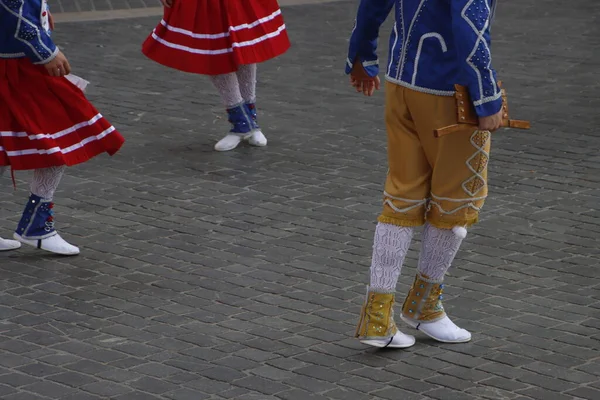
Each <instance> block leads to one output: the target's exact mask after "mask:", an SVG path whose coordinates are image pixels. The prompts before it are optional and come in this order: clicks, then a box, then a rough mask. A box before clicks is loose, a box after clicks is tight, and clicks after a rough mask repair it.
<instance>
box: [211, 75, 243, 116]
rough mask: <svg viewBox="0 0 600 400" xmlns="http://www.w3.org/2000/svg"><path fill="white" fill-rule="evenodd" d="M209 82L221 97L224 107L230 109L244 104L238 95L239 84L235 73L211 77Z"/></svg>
mask: <svg viewBox="0 0 600 400" xmlns="http://www.w3.org/2000/svg"><path fill="white" fill-rule="evenodd" d="M210 80H211V82H212V83H213V85H214V86H215V88H216V89H217V91H218V92H219V94H220V95H221V99H223V104H225V107H227V108H232V107H235V106H239V105H240V104H242V103H243V102H244V99H243V98H242V95H241V93H240V84H239V82H238V77H237V74H236V73H235V72H231V73H229V74H221V75H211V76H210Z"/></svg>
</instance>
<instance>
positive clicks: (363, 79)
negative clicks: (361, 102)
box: [350, 60, 381, 96]
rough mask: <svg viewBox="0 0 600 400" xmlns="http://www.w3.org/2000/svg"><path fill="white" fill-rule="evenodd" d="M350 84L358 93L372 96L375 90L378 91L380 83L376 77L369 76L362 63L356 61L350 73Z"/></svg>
mask: <svg viewBox="0 0 600 400" xmlns="http://www.w3.org/2000/svg"><path fill="white" fill-rule="evenodd" d="M350 84H351V85H352V87H354V88H355V89H356V91H357V92H358V93H362V94H364V95H365V96H372V95H373V93H374V92H375V90H379V86H380V84H381V81H380V80H379V77H378V76H369V74H367V71H366V70H365V68H364V67H363V66H362V63H361V62H360V61H358V60H356V61H354V65H353V66H352V72H350Z"/></svg>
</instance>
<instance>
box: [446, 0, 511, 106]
mask: <svg viewBox="0 0 600 400" xmlns="http://www.w3.org/2000/svg"><path fill="white" fill-rule="evenodd" d="M451 4H452V31H453V33H454V40H455V42H456V43H455V45H456V48H457V50H458V58H459V60H464V62H463V63H462V64H461V65H460V68H459V83H460V84H463V85H466V86H467V87H468V89H469V94H470V96H471V99H472V101H473V105H474V106H475V111H476V112H477V115H478V116H480V117H487V116H490V115H493V114H496V113H497V112H498V111H500V108H502V96H501V91H500V89H499V88H498V84H497V81H496V72H495V71H494V70H493V69H492V54H491V50H490V47H491V40H490V24H491V20H492V17H493V10H494V8H495V1H494V0H451Z"/></svg>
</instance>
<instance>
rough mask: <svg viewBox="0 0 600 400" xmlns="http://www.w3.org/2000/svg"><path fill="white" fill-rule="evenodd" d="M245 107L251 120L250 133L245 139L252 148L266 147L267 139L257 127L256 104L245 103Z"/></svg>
mask: <svg viewBox="0 0 600 400" xmlns="http://www.w3.org/2000/svg"><path fill="white" fill-rule="evenodd" d="M245 106H246V109H247V110H248V113H249V114H250V117H251V118H252V133H251V134H250V135H249V136H247V137H246V139H247V140H248V143H250V144H251V145H252V146H258V147H264V146H266V145H267V138H266V137H265V135H264V134H263V133H262V131H261V130H260V126H259V125H258V118H257V112H256V104H254V103H247V104H245Z"/></svg>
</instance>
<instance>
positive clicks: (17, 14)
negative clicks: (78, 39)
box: [0, 0, 58, 64]
mask: <svg viewBox="0 0 600 400" xmlns="http://www.w3.org/2000/svg"><path fill="white" fill-rule="evenodd" d="M42 8H43V3H42V1H40V0H0V12H1V13H2V14H4V16H3V18H2V20H3V21H6V22H7V24H6V25H4V24H3V26H2V29H3V30H8V31H10V34H11V36H13V37H14V39H15V41H16V42H17V43H19V44H20V45H21V49H22V51H23V53H25V55H26V56H27V57H28V58H29V59H30V60H31V61H32V62H33V63H34V64H46V63H49V62H50V61H52V60H53V59H54V57H56V55H57V54H58V48H57V47H56V46H55V45H54V43H53V42H52V39H51V38H50V33H49V31H47V30H46V29H45V28H44V27H43V26H42V24H43V21H42V18H44V19H45V18H47V14H44V13H47V10H46V9H42ZM42 14H44V15H42Z"/></svg>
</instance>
